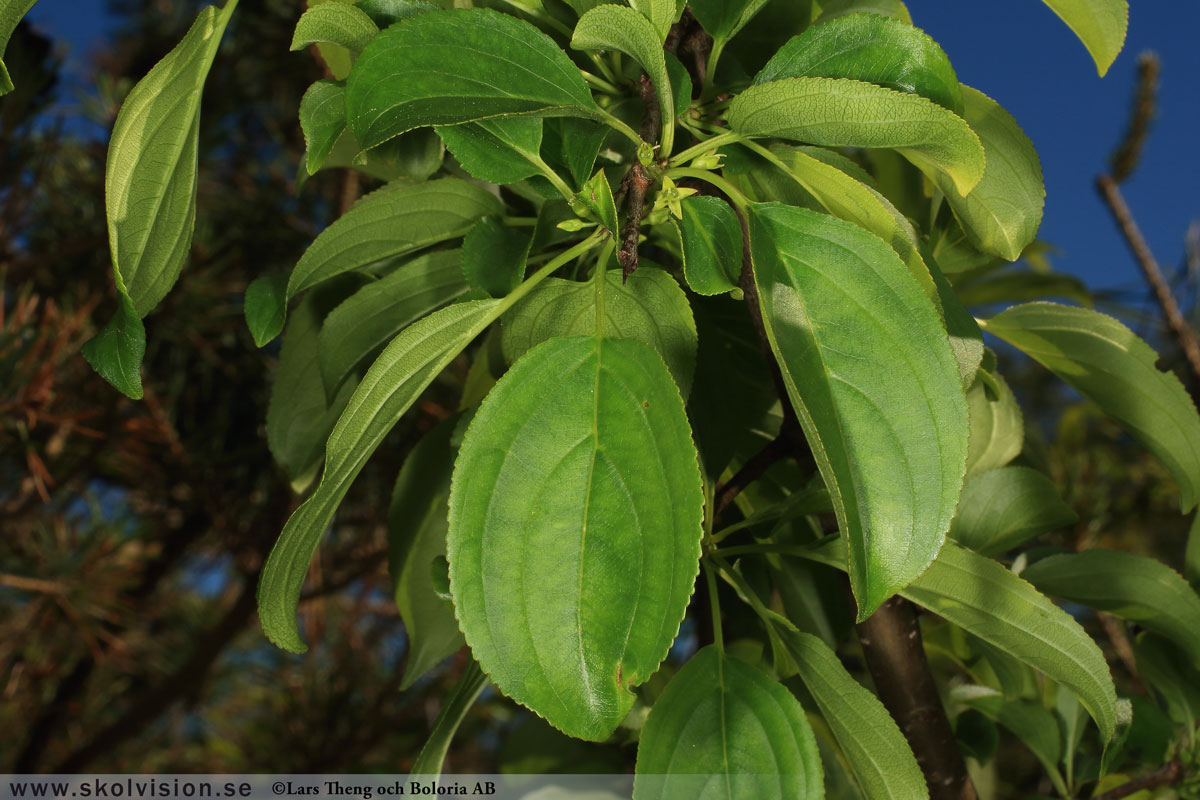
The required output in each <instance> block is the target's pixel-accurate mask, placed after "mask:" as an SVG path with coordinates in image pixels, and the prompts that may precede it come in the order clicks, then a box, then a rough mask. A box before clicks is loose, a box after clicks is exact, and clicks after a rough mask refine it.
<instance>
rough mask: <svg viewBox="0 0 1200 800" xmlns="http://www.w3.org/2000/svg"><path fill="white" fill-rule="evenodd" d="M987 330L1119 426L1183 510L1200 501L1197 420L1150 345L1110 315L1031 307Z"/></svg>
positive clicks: (1048, 305) (1002, 315) (1192, 407)
mask: <svg viewBox="0 0 1200 800" xmlns="http://www.w3.org/2000/svg"><path fill="white" fill-rule="evenodd" d="M984 330H986V331H987V332H988V333H991V334H994V335H996V336H999V337H1000V338H1001V339H1003V340H1004V341H1006V342H1008V343H1009V344H1011V345H1012V346H1013V347H1016V348H1017V349H1018V350H1021V351H1023V352H1024V353H1026V354H1027V355H1029V356H1030V357H1032V358H1033V360H1034V361H1037V362H1038V363H1039V364H1041V365H1042V366H1044V367H1046V368H1047V369H1049V370H1050V371H1051V372H1053V373H1054V374H1055V375H1057V376H1058V377H1060V378H1062V379H1063V380H1064V381H1066V382H1067V383H1068V384H1070V385H1071V386H1072V387H1073V388H1074V389H1075V390H1076V391H1078V392H1079V393H1080V394H1082V395H1083V396H1084V397H1086V398H1087V399H1089V400H1091V401H1092V402H1093V403H1095V404H1096V405H1098V406H1099V407H1100V409H1101V410H1102V411H1104V413H1105V414H1107V415H1108V416H1109V417H1111V418H1113V419H1114V420H1116V421H1117V422H1119V423H1120V424H1121V425H1122V426H1123V427H1124V428H1125V429H1126V430H1127V431H1129V432H1130V433H1131V434H1133V436H1134V437H1135V438H1137V439H1138V440H1140V441H1141V442H1142V444H1144V445H1146V447H1148V448H1150V450H1151V451H1152V452H1153V453H1154V454H1155V455H1157V456H1158V457H1159V458H1160V459H1161V460H1162V462H1163V463H1164V464H1166V466H1167V468H1168V469H1169V470H1170V471H1171V474H1172V475H1174V476H1175V480H1176V481H1177V482H1178V483H1179V491H1180V503H1181V504H1182V506H1183V510H1184V511H1185V512H1187V511H1189V510H1190V509H1191V508H1193V507H1194V506H1195V505H1196V501H1197V498H1198V497H1200V417H1198V416H1197V415H1196V406H1195V405H1194V404H1193V403H1192V399H1191V397H1189V396H1188V393H1187V390H1186V389H1184V388H1183V384H1182V383H1180V382H1179V379H1178V378H1176V377H1175V376H1174V375H1173V374H1172V373H1170V372H1161V371H1159V369H1158V368H1157V367H1155V361H1156V360H1157V359H1158V356H1157V355H1156V354H1155V352H1154V351H1153V350H1152V349H1150V346H1149V345H1147V344H1146V343H1145V342H1143V341H1142V340H1141V339H1139V338H1138V337H1137V335H1136V334H1135V333H1134V332H1133V331H1131V330H1129V329H1128V328H1126V327H1125V326H1124V325H1122V324H1121V323H1120V322H1118V321H1117V320H1115V319H1113V318H1112V317H1109V316H1106V315H1104V314H1101V313H1100V312H1098V311H1091V310H1089V309H1086V308H1074V307H1071V306H1060V305H1056V304H1054V303H1026V304H1025V305H1020V306H1013V307H1012V308H1010V309H1007V310H1006V311H1003V312H1001V313H1000V314H997V315H996V316H995V317H993V318H992V319H991V320H989V321H988V323H987V325H986V326H984Z"/></svg>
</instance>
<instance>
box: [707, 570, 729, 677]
mask: <svg viewBox="0 0 1200 800" xmlns="http://www.w3.org/2000/svg"><path fill="white" fill-rule="evenodd" d="M704 581H705V584H706V585H707V586H708V605H709V608H710V609H711V611H712V627H713V643H714V644H715V645H716V646H717V650H718V652H720V653H721V655H725V635H724V633H723V632H722V631H721V603H720V601H719V600H718V599H717V578H716V576H715V575H713V568H712V565H710V564H709V563H708V562H705V563H704Z"/></svg>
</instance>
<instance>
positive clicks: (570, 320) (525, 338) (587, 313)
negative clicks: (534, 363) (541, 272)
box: [503, 266, 697, 397]
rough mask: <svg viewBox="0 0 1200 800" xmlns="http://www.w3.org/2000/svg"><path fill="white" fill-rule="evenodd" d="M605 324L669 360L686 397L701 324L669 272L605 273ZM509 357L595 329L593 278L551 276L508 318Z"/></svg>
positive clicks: (610, 332)
mask: <svg viewBox="0 0 1200 800" xmlns="http://www.w3.org/2000/svg"><path fill="white" fill-rule="evenodd" d="M604 279H605V280H604V328H605V331H606V332H607V333H608V335H610V336H614V337H622V338H629V339H640V340H641V341H643V342H645V343H646V344H648V345H651V346H652V347H653V348H654V349H655V350H657V351H658V354H659V355H660V356H661V357H662V359H663V361H665V362H666V364H667V366H668V367H669V368H670V370H671V375H672V376H673V377H674V378H675V382H676V383H677V384H678V385H679V388H680V391H681V392H682V393H683V395H684V397H686V396H687V395H688V393H689V390H690V389H691V386H692V376H693V374H694V373H695V371H696V342H697V337H696V323H695V321H694V320H693V318H692V311H691V308H690V307H689V305H688V301H687V295H685V294H684V293H683V290H682V289H681V288H679V284H678V283H676V282H675V279H674V278H672V277H671V276H670V275H669V274H667V273H666V272H664V271H662V270H661V269H653V268H650V267H648V266H644V268H643V269H639V270H638V271H637V272H635V273H633V274H632V275H630V276H629V280H628V281H622V279H621V270H619V269H614V270H609V271H608V272H607V273H606V274H605V276H604ZM503 331H504V339H503V344H504V355H505V357H506V358H508V360H509V362H510V363H512V362H515V361H516V360H517V359H518V358H520V357H521V356H522V355H524V354H525V352H526V351H528V350H531V349H532V348H533V347H535V346H537V345H538V344H540V343H541V342H544V341H546V340H547V339H551V338H553V337H556V336H575V335H579V334H594V333H595V332H596V290H595V287H594V286H593V284H592V282H590V281H589V282H587V283H581V282H579V281H568V280H563V279H561V278H548V279H547V280H546V281H545V282H544V283H543V284H542V285H541V286H539V287H538V288H537V289H536V290H535V291H534V292H532V293H530V295H529V296H528V297H527V298H525V299H524V300H522V301H521V302H520V303H518V304H517V305H516V306H514V307H513V310H512V311H511V312H510V313H509V314H507V315H506V316H505V317H504V324H503Z"/></svg>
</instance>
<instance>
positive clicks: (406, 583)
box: [388, 417, 466, 691]
mask: <svg viewBox="0 0 1200 800" xmlns="http://www.w3.org/2000/svg"><path fill="white" fill-rule="evenodd" d="M458 422H459V420H458V419H457V418H453V417H452V418H450V419H448V420H446V421H444V422H442V423H440V424H439V425H438V426H437V427H436V428H434V429H433V430H432V431H430V432H429V433H427V434H426V435H425V436H424V437H423V438H422V439H421V441H420V442H418V443H417V446H416V447H414V448H413V449H412V452H411V453H409V455H408V458H406V459H405V460H404V467H403V468H401V470H400V475H399V477H397V478H396V486H395V489H393V491H392V502H391V505H390V506H389V507H388V574H390V575H391V578H392V591H393V593H394V594H395V597H396V607H397V608H399V609H400V618H401V619H403V620H404V632H405V634H406V636H407V637H408V657H407V661H406V662H405V665H404V679H403V681H402V682H401V684H400V689H401V691H403V690H404V689H407V688H408V687H409V686H412V685H413V682H415V681H416V680H417V678H420V677H421V676H422V675H424V674H425V673H426V672H428V671H429V670H430V669H432V668H433V667H435V666H437V664H438V662H440V661H442V659H444V658H446V657H448V656H450V655H452V654H454V653H455V652H456V651H457V650H459V649H460V648H461V647H463V645H465V644H466V642H464V641H463V637H462V633H461V632H460V631H459V630H458V620H456V619H455V618H454V607H453V606H452V605H451V604H450V601H449V600H447V599H446V598H444V597H439V596H438V592H437V590H436V589H435V588H434V585H433V574H432V569H431V567H432V565H433V561H434V559H435V558H437V557H439V556H441V557H445V555H446V514H447V510H448V506H447V501H448V500H449V497H450V473H451V471H452V470H453V469H454V456H455V454H456V453H457V452H458V449H457V447H455V446H453V444H452V442H451V439H452V437H453V434H454V429H455V426H456V425H457V424H458Z"/></svg>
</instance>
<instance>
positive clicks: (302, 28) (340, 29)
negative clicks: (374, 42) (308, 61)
mask: <svg viewBox="0 0 1200 800" xmlns="http://www.w3.org/2000/svg"><path fill="white" fill-rule="evenodd" d="M377 33H379V28H377V27H375V23H374V22H372V21H371V18H370V17H369V16H367V13H366V12H365V11H363V10H362V9H360V8H358V7H357V6H353V5H350V4H349V3H321V4H320V5H316V6H313V7H312V8H310V9H308V10H307V11H305V12H304V14H302V15H301V17H300V21H299V22H297V23H296V32H295V34H293V36H292V50H302V49H304V48H305V47H308V46H309V45H313V44H317V43H318V42H322V43H327V44H336V45H338V46H340V47H344V48H346V49H347V50H348V51H350V55H351V56H357V55H358V54H359V53H361V52H362V49H363V48H364V47H366V46H367V42H369V41H371V39H373V38H375V35H376V34H377Z"/></svg>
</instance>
